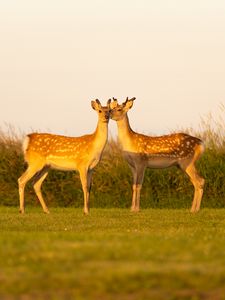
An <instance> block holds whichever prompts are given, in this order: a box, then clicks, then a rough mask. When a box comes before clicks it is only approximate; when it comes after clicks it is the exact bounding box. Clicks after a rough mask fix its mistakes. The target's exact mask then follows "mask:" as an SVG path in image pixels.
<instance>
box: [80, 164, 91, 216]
mask: <svg viewBox="0 0 225 300" xmlns="http://www.w3.org/2000/svg"><path fill="white" fill-rule="evenodd" d="M88 173H89V172H88V171H87V170H86V169H85V170H80V180H81V184H82V189H83V193H84V214H85V215H88V213H89V194H90V191H89V189H90V183H91V179H90V176H88ZM89 175H90V174H89ZM88 178H89V179H88Z"/></svg>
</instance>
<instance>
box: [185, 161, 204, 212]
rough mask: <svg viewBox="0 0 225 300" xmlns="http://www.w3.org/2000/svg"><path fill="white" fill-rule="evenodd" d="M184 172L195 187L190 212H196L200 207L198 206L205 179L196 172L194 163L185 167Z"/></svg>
mask: <svg viewBox="0 0 225 300" xmlns="http://www.w3.org/2000/svg"><path fill="white" fill-rule="evenodd" d="M185 172H186V173H187V174H188V176H189V177H190V180H191V182H192V184H193V186H194V189H195V191H194V198H193V202H192V207H191V212H192V213H194V212H198V211H199V209H200V206H201V200H202V195H203V187H204V183H205V180H204V178H202V177H201V176H200V175H199V174H198V172H197V170H196V168H195V166H194V164H191V165H189V166H188V167H187V168H186V170H185Z"/></svg>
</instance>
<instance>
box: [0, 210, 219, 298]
mask: <svg viewBox="0 0 225 300" xmlns="http://www.w3.org/2000/svg"><path fill="white" fill-rule="evenodd" d="M224 216H225V209H206V208H205V209H202V210H201V211H200V213H198V214H196V215H192V214H190V213H189V211H188V210H186V209H144V210H142V211H141V212H140V213H139V214H132V213H130V212H129V210H127V209H92V210H91V214H90V215H89V216H88V217H85V216H83V214H82V209H81V208H79V209H75V208H52V209H51V214H50V215H45V214H43V213H42V212H41V209H40V208H35V207H30V208H29V207H28V208H27V211H26V214H25V215H24V216H23V215H19V214H18V209H17V208H15V207H11V208H10V207H0V299H7V300H8V299H9V300H10V299H21V300H23V299H24V300H29V299H76V300H81V299H85V300H86V299H93V300H95V299H96V300H97V299H98V300H99V299H103V300H110V299H123V300H128V299H129V300H130V299H131V300H134V299H138V300H142V299H143V300H144V299H154V300H157V299H167V300H168V299H174V300H175V299H193V300H194V299H195V300H196V299H208V300H209V299H210V300H211V299H213V300H219V299H225V255H224V254H225V217H224Z"/></svg>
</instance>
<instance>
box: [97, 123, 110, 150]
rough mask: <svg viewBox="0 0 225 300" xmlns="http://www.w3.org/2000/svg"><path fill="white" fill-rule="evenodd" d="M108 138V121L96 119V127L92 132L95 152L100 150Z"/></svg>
mask: <svg viewBox="0 0 225 300" xmlns="http://www.w3.org/2000/svg"><path fill="white" fill-rule="evenodd" d="M107 139H108V123H107V122H102V121H100V120H98V124H97V128H96V130H95V132H94V140H95V148H96V151H97V152H101V151H102V150H103V149H104V147H105V145H106V142H107Z"/></svg>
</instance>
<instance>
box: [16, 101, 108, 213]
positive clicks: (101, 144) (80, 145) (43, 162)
mask: <svg viewBox="0 0 225 300" xmlns="http://www.w3.org/2000/svg"><path fill="white" fill-rule="evenodd" d="M110 101H111V100H108V102H107V106H102V105H101V103H100V101H99V100H98V99H96V100H95V101H91V105H92V108H93V109H94V110H95V111H96V112H97V114H98V124H97V128H96V130H95V132H94V133H93V134H89V135H84V136H81V137H66V136H60V135H54V134H49V133H32V134H29V135H27V136H26V138H25V140H24V143H23V151H24V158H25V160H26V162H27V164H28V168H27V170H26V171H25V172H24V173H23V175H22V176H21V177H20V178H19V179H18V184H19V196H20V212H21V213H24V189H25V185H26V183H27V182H28V181H29V180H30V179H31V178H32V177H34V180H33V187H34V190H35V193H36V195H37V197H38V199H39V201H40V203H41V206H42V208H43V211H44V212H45V213H49V210H48V208H47V206H46V204H45V201H44V199H43V196H42V193H41V185H42V183H43V181H44V180H45V178H46V176H47V174H48V171H49V169H50V168H53V169H59V170H65V171H71V170H78V171H79V174H80V179H81V183H82V189H83V194H84V213H85V214H88V212H89V195H90V188H91V178H92V170H93V169H94V167H95V166H96V165H97V164H98V163H99V161H100V159H101V156H102V152H103V150H104V148H105V145H106V142H107V138H108V122H109V118H110Z"/></svg>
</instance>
